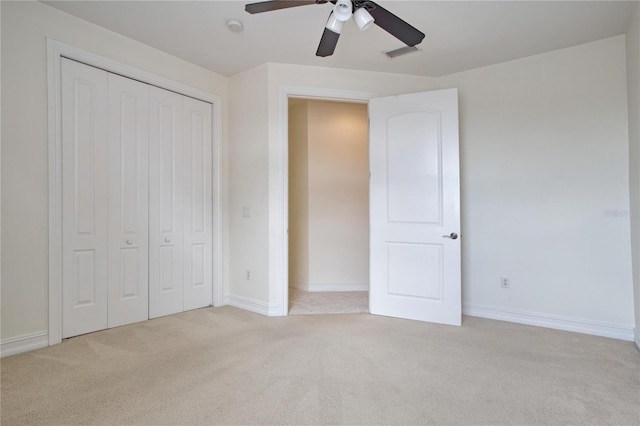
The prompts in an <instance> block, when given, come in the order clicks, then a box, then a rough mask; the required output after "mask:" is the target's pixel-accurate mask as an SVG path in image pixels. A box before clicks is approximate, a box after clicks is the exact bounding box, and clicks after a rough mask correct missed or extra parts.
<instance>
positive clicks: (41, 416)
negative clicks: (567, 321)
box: [1, 307, 640, 425]
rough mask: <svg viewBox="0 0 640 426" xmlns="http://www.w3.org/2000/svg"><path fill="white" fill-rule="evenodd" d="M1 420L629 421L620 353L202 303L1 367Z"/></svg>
mask: <svg viewBox="0 0 640 426" xmlns="http://www.w3.org/2000/svg"><path fill="white" fill-rule="evenodd" d="M1 362H2V396H1V403H2V406H1V408H2V410H1V415H2V417H1V422H2V424H3V425H27V424H28V425H35V424H47V425H54V424H176V425H186V424H225V425H229V424H368V425H371V424H401V425H413V424H440V425H441V424H455V425H461V424H474V425H477V424H487V425H489V424H491V425H496V424H517V425H524V424H528V425H541V424H593V425H603V424H609V425H637V424H638V423H640V404H639V402H640V400H639V399H640V353H639V352H638V351H637V350H636V349H635V347H634V346H633V344H632V343H630V342H624V341H619V340H612V339H606V338H601V337H595V336H588V335H583V334H575V333H568V332H562V331H556V330H549V329H543V328H537V327H529V326H523V325H518V324H512V323H506V322H499V321H492V320H486V319H480V318H470V317H465V318H464V323H463V326H462V327H451V326H442V325H435V324H428V323H421V322H416V321H405V320H399V319H393V318H386V317H380V316H375V315H361V314H360V315H297V316H293V315H292V316H288V317H279V318H268V317H264V316H261V315H258V314H253V313H250V312H246V311H242V310H240V309H236V308H232V307H223V308H217V309H214V308H207V309H201V310H196V311H190V312H185V313H181V314H177V315H173V316H169V317H164V318H158V319H154V320H151V321H145V322H142V323H138V324H132V325H128V326H124V327H118V328H115V329H111V330H106V331H102V332H98V333H93V334H89V335H85V336H80V337H77V338H74V339H70V340H68V341H65V342H63V343H62V344H60V345H57V346H53V347H50V348H45V349H41V350H37V351H33V352H30V353H25V354H21V355H16V356H13V357H9V358H5V359H3V360H2V361H1Z"/></svg>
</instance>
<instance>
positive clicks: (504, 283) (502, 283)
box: [500, 277, 511, 288]
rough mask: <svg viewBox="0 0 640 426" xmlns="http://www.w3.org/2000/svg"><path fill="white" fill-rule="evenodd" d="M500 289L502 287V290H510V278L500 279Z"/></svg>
mask: <svg viewBox="0 0 640 426" xmlns="http://www.w3.org/2000/svg"><path fill="white" fill-rule="evenodd" d="M500 287H502V288H509V287H511V284H510V283H509V278H507V277H500Z"/></svg>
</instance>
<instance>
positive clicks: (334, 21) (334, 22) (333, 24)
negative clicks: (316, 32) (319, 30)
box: [326, 13, 344, 34]
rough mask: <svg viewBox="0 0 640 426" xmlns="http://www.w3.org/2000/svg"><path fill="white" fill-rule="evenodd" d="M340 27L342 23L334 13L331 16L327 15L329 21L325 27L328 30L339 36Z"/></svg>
mask: <svg viewBox="0 0 640 426" xmlns="http://www.w3.org/2000/svg"><path fill="white" fill-rule="evenodd" d="M342 25H344V21H340V20H338V18H336V16H335V13H331V15H329V20H328V21H327V25H326V28H327V29H328V30H330V31H333V32H334V33H336V34H340V33H341V32H342Z"/></svg>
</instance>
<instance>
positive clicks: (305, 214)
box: [288, 99, 309, 290]
mask: <svg viewBox="0 0 640 426" xmlns="http://www.w3.org/2000/svg"><path fill="white" fill-rule="evenodd" d="M307 116H308V114H307V101H306V100H301V99H291V100H289V161H288V162H289V286H290V287H298V288H300V289H302V290H308V289H309V135H308V131H307V127H308V126H307V120H308V117H307Z"/></svg>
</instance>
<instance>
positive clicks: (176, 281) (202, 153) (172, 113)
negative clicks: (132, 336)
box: [149, 87, 213, 318]
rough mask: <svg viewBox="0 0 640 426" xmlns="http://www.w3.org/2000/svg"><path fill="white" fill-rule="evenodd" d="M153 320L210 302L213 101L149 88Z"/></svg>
mask: <svg viewBox="0 0 640 426" xmlns="http://www.w3.org/2000/svg"><path fill="white" fill-rule="evenodd" d="M149 90H150V103H149V105H150V106H149V109H150V119H149V122H150V139H149V170H150V173H149V191H150V193H149V202H150V205H149V207H150V208H149V229H150V231H149V232H150V236H149V242H150V243H149V244H150V249H149V318H155V317H159V316H163V315H169V314H173V313H176V312H182V311H186V310H189V309H196V308H201V307H204V306H209V305H211V301H212V279H213V277H212V274H213V271H212V262H213V255H212V247H213V241H212V237H213V233H212V228H213V223H212V201H213V200H212V184H211V182H212V134H211V124H212V123H211V113H212V111H211V109H212V107H211V104H209V103H206V102H202V101H198V100H196V99H192V98H189V97H186V96H182V95H178V94H175V93H173V92H169V91H167V90H163V89H159V88H157V87H151V88H150V89H149Z"/></svg>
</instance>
